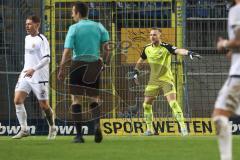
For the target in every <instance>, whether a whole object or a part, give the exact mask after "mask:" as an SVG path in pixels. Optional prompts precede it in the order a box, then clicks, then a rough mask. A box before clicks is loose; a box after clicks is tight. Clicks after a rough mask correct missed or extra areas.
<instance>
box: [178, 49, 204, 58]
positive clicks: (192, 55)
mask: <svg viewBox="0 0 240 160" xmlns="http://www.w3.org/2000/svg"><path fill="white" fill-rule="evenodd" d="M175 54H178V55H182V56H189V57H190V59H194V58H197V59H201V58H202V56H201V55H199V54H198V53H195V52H192V51H189V50H187V49H182V48H181V49H180V48H178V49H176V50H175Z"/></svg>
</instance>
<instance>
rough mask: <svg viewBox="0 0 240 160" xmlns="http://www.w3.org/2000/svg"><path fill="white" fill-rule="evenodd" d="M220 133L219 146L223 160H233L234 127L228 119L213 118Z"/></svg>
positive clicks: (223, 117)
mask: <svg viewBox="0 0 240 160" xmlns="http://www.w3.org/2000/svg"><path fill="white" fill-rule="evenodd" d="M213 121H214V122H215V125H216V128H217V132H218V145H219V150H220V156H221V160H232V127H231V126H230V124H229V120H228V117H225V116H216V117H214V118H213Z"/></svg>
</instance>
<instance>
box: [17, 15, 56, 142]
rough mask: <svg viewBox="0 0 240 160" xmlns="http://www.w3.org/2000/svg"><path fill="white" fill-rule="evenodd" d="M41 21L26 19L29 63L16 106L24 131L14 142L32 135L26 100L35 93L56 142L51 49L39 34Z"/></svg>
mask: <svg viewBox="0 0 240 160" xmlns="http://www.w3.org/2000/svg"><path fill="white" fill-rule="evenodd" d="M39 27H40V18H39V17H37V16H29V17H28V18H27V19H26V31H27V34H28V35H27V36H26V37H25V59H24V60H25V63H24V68H23V70H22V72H21V74H20V76H19V79H18V82H17V84H16V88H15V96H14V103H15V107H16V114H17V118H18V121H19V123H20V125H21V130H20V131H19V133H18V134H17V135H15V136H13V137H12V138H13V139H21V138H23V137H26V136H29V135H30V134H29V130H28V127H27V113H26V110H25V107H24V101H25V99H26V97H27V95H28V94H29V93H30V92H31V91H33V93H34V95H35V96H36V97H37V99H38V102H39V106H40V108H41V109H42V110H43V111H44V112H45V115H46V119H47V122H48V124H49V134H48V139H55V137H56V134H57V131H56V127H55V123H54V118H53V111H52V109H51V107H50V106H49V102H48V80H49V62H50V49H49V43H48V40H47V38H46V37H45V36H44V35H42V34H40V33H39Z"/></svg>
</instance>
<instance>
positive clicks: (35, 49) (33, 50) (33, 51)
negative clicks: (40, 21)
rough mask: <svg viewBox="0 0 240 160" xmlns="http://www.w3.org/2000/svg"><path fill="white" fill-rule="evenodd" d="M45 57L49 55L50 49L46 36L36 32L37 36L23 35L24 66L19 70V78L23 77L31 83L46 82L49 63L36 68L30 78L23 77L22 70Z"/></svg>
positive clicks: (29, 67)
mask: <svg viewBox="0 0 240 160" xmlns="http://www.w3.org/2000/svg"><path fill="white" fill-rule="evenodd" d="M45 57H50V49H49V43H48V40H47V38H46V37H45V36H44V35H42V34H38V35H37V36H34V37H33V36H31V35H27V36H26V37H25V58H24V60H25V62H24V68H23V70H22V72H21V75H20V78H24V79H26V80H27V81H29V82H32V83H39V82H46V81H48V80H49V64H47V65H45V66H44V67H42V68H41V69H39V70H36V71H35V72H34V74H33V76H32V77H31V78H29V77H24V76H25V73H24V71H25V70H27V69H31V68H33V67H34V66H36V65H37V64H39V62H40V60H41V59H42V58H45Z"/></svg>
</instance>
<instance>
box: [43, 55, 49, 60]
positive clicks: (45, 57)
mask: <svg viewBox="0 0 240 160" xmlns="http://www.w3.org/2000/svg"><path fill="white" fill-rule="evenodd" d="M46 57H49V58H50V55H49V54H48V55H46V56H43V57H42V59H43V58H46Z"/></svg>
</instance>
